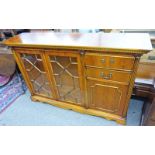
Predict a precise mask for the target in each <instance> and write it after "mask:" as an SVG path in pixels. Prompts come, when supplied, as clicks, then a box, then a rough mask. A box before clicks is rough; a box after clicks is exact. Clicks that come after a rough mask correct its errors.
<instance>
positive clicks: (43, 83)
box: [21, 54, 52, 97]
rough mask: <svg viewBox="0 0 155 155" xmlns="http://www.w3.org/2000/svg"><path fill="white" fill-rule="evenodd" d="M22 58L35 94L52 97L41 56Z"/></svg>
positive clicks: (31, 55)
mask: <svg viewBox="0 0 155 155" xmlns="http://www.w3.org/2000/svg"><path fill="white" fill-rule="evenodd" d="M21 58H22V60H23V63H24V66H25V69H26V71H27V73H28V76H29V78H30V81H31V83H32V85H33V88H34V91H35V93H36V94H40V95H45V96H48V97H52V93H51V90H50V86H49V81H48V79H47V76H46V72H45V70H44V66H43V62H42V59H41V56H40V55H38V54H21Z"/></svg>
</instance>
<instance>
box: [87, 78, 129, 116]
mask: <svg viewBox="0 0 155 155" xmlns="http://www.w3.org/2000/svg"><path fill="white" fill-rule="evenodd" d="M127 89H128V87H127V86H126V85H120V84H115V83H109V82H102V81H97V80H89V79H87V92H88V107H89V108H92V109H97V110H101V111H105V112H110V113H114V114H118V115H122V111H123V107H124V105H125V102H126V95H127Z"/></svg>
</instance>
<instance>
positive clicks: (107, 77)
mask: <svg viewBox="0 0 155 155" xmlns="http://www.w3.org/2000/svg"><path fill="white" fill-rule="evenodd" d="M100 77H101V78H103V79H106V80H109V79H111V78H112V73H109V74H108V75H107V76H106V75H105V74H104V73H103V72H101V73H100Z"/></svg>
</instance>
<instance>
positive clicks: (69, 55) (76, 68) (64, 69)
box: [45, 50, 84, 106]
mask: <svg viewBox="0 0 155 155" xmlns="http://www.w3.org/2000/svg"><path fill="white" fill-rule="evenodd" d="M45 53H46V54H45V55H46V59H47V61H48V63H47V64H48V67H49V70H50V75H51V78H53V79H52V80H53V84H54V85H55V88H56V89H55V92H56V94H57V100H59V101H65V102H69V103H72V104H76V105H81V106H83V96H84V93H83V85H82V67H81V61H80V54H79V53H74V52H69V51H67V52H64V51H54V50H52V51H46V52H45Z"/></svg>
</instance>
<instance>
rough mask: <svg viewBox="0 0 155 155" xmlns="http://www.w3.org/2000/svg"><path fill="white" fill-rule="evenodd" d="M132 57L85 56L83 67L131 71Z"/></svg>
mask: <svg viewBox="0 0 155 155" xmlns="http://www.w3.org/2000/svg"><path fill="white" fill-rule="evenodd" d="M134 60H135V58H134V57H127V56H113V55H97V54H94V55H93V54H86V55H85V65H86V66H93V67H103V68H111V69H122V70H132V68H133V65H134Z"/></svg>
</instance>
